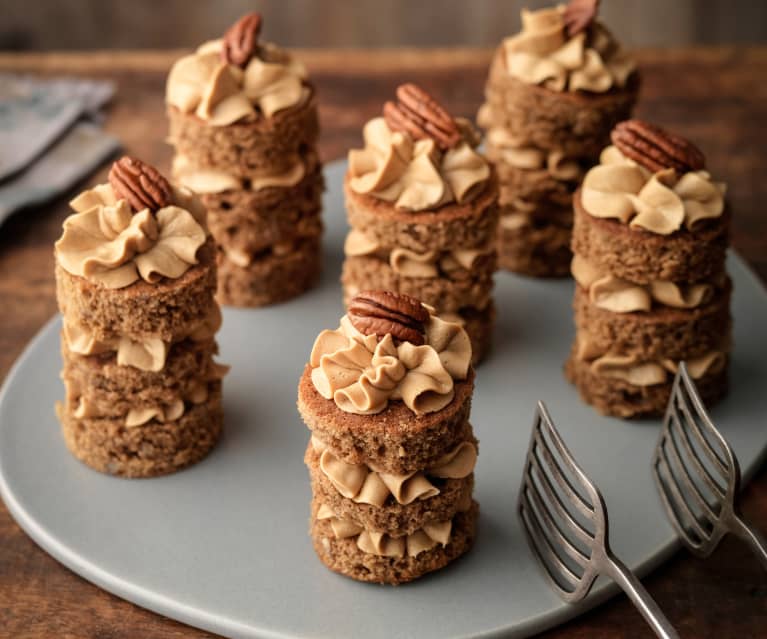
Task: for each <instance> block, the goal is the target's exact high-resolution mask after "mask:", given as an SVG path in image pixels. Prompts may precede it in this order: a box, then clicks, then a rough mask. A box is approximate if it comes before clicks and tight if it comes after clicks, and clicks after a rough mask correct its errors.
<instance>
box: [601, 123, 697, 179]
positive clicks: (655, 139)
mask: <svg viewBox="0 0 767 639" xmlns="http://www.w3.org/2000/svg"><path fill="white" fill-rule="evenodd" d="M610 139H611V140H612V143H613V144H614V145H615V146H616V147H617V148H618V150H619V151H620V152H621V153H622V154H623V155H625V156H626V157H627V158H630V159H631V160H634V162H636V163H637V164H641V165H642V166H643V167H645V168H646V169H649V170H650V171H652V172H653V173H655V172H657V171H662V170H663V169H675V170H677V171H678V172H680V173H686V172H687V171H699V170H701V169H703V168H705V166H706V158H705V156H704V155H703V153H702V152H701V150H700V149H699V148H698V147H697V146H695V145H694V144H693V143H692V142H690V141H689V140H687V139H685V138H683V137H682V136H680V135H675V134H673V133H669V132H668V131H666V130H665V129H661V128H660V127H659V126H655V125H654V124H649V123H648V122H644V121H642V120H625V121H624V122H619V123H618V124H616V125H615V128H613V130H612V132H611V133H610Z"/></svg>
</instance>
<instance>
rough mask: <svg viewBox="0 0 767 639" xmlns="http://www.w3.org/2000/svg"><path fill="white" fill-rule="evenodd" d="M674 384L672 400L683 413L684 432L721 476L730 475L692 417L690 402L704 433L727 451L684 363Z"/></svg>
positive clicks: (723, 462) (726, 465)
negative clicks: (708, 434)
mask: <svg viewBox="0 0 767 639" xmlns="http://www.w3.org/2000/svg"><path fill="white" fill-rule="evenodd" d="M674 382H675V383H674V391H673V393H674V398H675V399H676V400H677V402H678V404H679V408H680V409H681V410H682V412H683V413H684V416H685V421H686V423H687V425H688V426H689V429H685V430H689V431H690V432H691V434H692V435H693V437H694V438H695V441H697V442H698V444H699V445H700V447H701V449H702V450H703V452H704V453H705V454H706V456H707V457H708V458H709V459H710V460H711V463H712V464H714V466H716V467H717V469H718V470H719V472H720V473H721V474H722V475H724V476H725V477H727V476H728V475H729V473H730V469H729V468H728V464H727V462H726V460H723V459H722V458H721V457H720V456H719V453H717V451H716V450H714V448H713V446H712V445H711V443H710V442H709V441H708V439H707V438H706V437H705V435H704V434H703V432H702V431H701V430H700V425H699V423H698V421H697V420H696V419H695V418H694V417H693V415H692V411H691V410H690V402H692V404H693V406H694V407H695V413H696V414H697V415H698V417H700V419H701V421H702V422H703V424H704V426H706V431H707V432H708V433H710V434H712V435H713V436H714V437H715V438H716V440H717V443H718V444H719V445H720V446H721V447H722V449H723V450H725V451H728V450H729V446H728V445H727V442H725V441H724V438H723V437H722V436H721V435H720V434H719V432H718V431H717V430H716V428H714V426H713V424H712V423H711V419H710V418H709V416H708V414H707V413H706V411H705V409H704V408H703V406H702V405H701V403H700V401H699V400H697V399H696V394H697V393H696V391H695V386H694V384H693V381H692V379H691V378H690V374H689V372H688V371H687V366H686V364H685V363H684V362H681V363H680V366H679V375H678V376H677V379H676V380H674ZM688 400H689V401H688ZM675 403H676V402H675Z"/></svg>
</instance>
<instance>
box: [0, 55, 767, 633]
mask: <svg viewBox="0 0 767 639" xmlns="http://www.w3.org/2000/svg"><path fill="white" fill-rule="evenodd" d="M176 55H177V54H176V53H173V52H149V53H146V52H144V53H135V52H112V53H99V52H97V53H93V54H87V55H86V54H72V53H69V54H65V55H58V54H37V55H18V56H17V55H10V54H0V70H23V71H27V72H35V73H43V74H52V73H56V74H63V73H68V74H77V75H89V76H93V77H100V78H110V79H112V80H114V81H115V82H116V84H117V88H118V93H117V97H116V99H115V100H114V103H113V104H112V105H111V107H110V109H109V114H108V119H107V122H106V128H107V129H108V130H109V131H111V132H112V133H114V134H115V135H117V136H119V137H120V138H121V139H122V140H123V142H124V145H125V148H126V150H127V151H129V152H131V153H133V154H135V155H138V156H139V157H142V158H145V159H146V160H148V161H150V162H152V163H155V164H157V165H159V166H160V167H161V168H163V169H167V167H168V164H169V161H170V150H169V148H168V147H167V145H166V144H165V143H164V142H163V139H164V137H165V133H166V122H165V117H164V107H163V99H162V96H163V87H164V82H165V73H166V72H167V69H168V68H169V66H170V64H171V62H172V60H173V59H174V58H175V57H176ZM301 55H302V57H303V58H304V60H305V61H306V62H307V64H308V66H309V68H310V70H311V71H312V74H313V77H314V79H315V81H316V83H317V85H318V88H319V94H320V98H321V109H320V117H321V120H322V125H323V138H322V143H321V151H322V155H323V157H324V159H325V160H330V159H335V158H339V157H342V156H343V155H344V153H345V152H346V150H347V149H348V148H349V147H350V146H354V145H357V144H359V143H360V140H361V134H360V131H361V127H362V124H363V123H364V122H365V121H366V120H367V119H368V118H370V117H371V116H373V115H374V114H376V113H378V112H379V110H380V107H381V104H382V102H383V101H384V99H386V98H388V97H390V95H391V93H392V91H393V89H394V87H395V86H396V85H397V84H398V83H400V82H402V81H403V80H414V81H416V82H419V83H421V84H423V86H424V87H425V88H427V89H428V90H429V91H432V92H434V93H435V94H436V95H437V96H438V97H439V98H440V99H441V100H442V101H443V102H444V103H446V104H448V105H450V107H451V109H452V110H453V111H454V112H455V113H456V114H460V115H466V116H473V115H474V114H475V113H476V109H477V107H478V105H479V102H480V100H481V95H482V86H483V83H484V79H485V73H486V66H487V63H488V61H489V59H490V52H489V51H486V50H467V49H458V50H425V51H417V50H399V51H364V52H363V51H353V50H352V51H312V50H302V51H301ZM639 57H640V62H641V66H642V69H643V72H644V86H643V94H642V101H641V107H640V109H639V114H640V115H641V116H642V117H645V118H648V119H651V120H656V121H658V122H659V123H661V124H663V125H665V126H668V127H669V128H672V129H674V130H677V131H679V132H680V133H682V134H685V135H688V136H690V137H691V138H693V139H694V140H695V141H696V142H697V143H698V144H699V146H700V147H701V148H702V149H703V150H704V151H705V152H706V154H707V156H708V165H709V168H710V169H711V170H712V172H713V173H714V174H715V175H716V176H717V177H718V178H720V179H723V180H725V181H726V182H727V183H728V185H729V195H728V197H729V199H730V201H731V205H732V208H733V210H734V211H735V221H734V228H733V245H734V246H735V248H736V249H737V250H738V251H739V252H740V253H741V254H742V255H743V256H744V257H745V258H746V259H747V260H748V262H749V263H750V264H751V265H752V267H753V268H754V269H755V270H756V271H757V272H758V273H759V275H760V276H761V278H762V280H765V279H767V214H765V211H764V202H767V179H765V176H767V154H765V149H767V127H766V126H765V123H767V84H766V83H764V81H763V80H764V78H765V77H767V48H750V49H736V48H720V49H676V50H665V51H659V50H658V51H654V50H647V51H641V52H640V55H639ZM105 175H106V170H105V169H102V170H101V171H99V172H98V173H97V174H96V175H94V176H92V178H91V179H90V180H88V181H87V182H86V183H95V182H98V181H101V180H103V179H104V177H105ZM86 183H84V184H79V185H77V187H76V188H74V189H73V190H72V192H71V193H69V194H67V195H66V196H64V197H61V198H60V199H59V200H57V201H55V202H52V203H50V204H48V205H46V206H41V207H37V208H33V209H28V210H26V211H23V212H21V213H19V214H17V215H15V216H13V217H12V218H11V219H10V220H9V221H8V222H6V224H5V225H4V226H3V228H2V231H0V327H2V329H0V378H4V377H5V375H6V374H7V372H8V370H9V368H10V366H11V364H12V362H13V361H14V360H15V359H16V357H17V356H18V355H19V354H20V353H21V351H22V349H23V348H24V345H25V344H26V343H27V341H28V340H29V339H30V338H31V337H32V336H33V335H34V334H35V333H36V332H37V331H38V330H39V328H40V327H41V326H42V325H43V323H44V322H45V321H47V320H48V319H49V318H50V317H51V316H52V315H53V314H54V313H55V312H56V303H55V299H54V286H53V277H52V272H53V256H52V244H53V241H54V240H55V239H56V237H57V236H58V235H59V233H60V227H61V222H62V220H63V219H64V217H65V216H66V215H67V206H66V202H67V200H68V199H69V197H71V196H72V195H73V194H74V193H75V192H77V191H79V190H80V189H82V188H83V186H85V184H86ZM339 214H341V212H339V211H328V212H327V215H339ZM744 510H745V513H746V515H747V516H748V517H749V518H750V519H751V520H752V521H754V522H755V523H757V524H758V525H759V526H760V527H761V528H762V530H767V472H765V471H762V472H761V473H760V474H759V475H758V476H757V477H756V478H755V480H754V481H753V482H752V483H751V484H750V485H749V487H748V488H747V489H746V491H745V494H744ZM646 584H647V586H648V589H649V590H650V592H651V593H652V594H653V596H655V597H656V599H657V600H658V602H659V604H660V605H661V607H662V608H663V609H664V611H665V612H666V613H667V614H668V616H669V618H670V619H671V621H672V622H673V623H674V624H675V625H676V627H677V628H678V629H679V631H680V634H681V635H682V636H683V637H756V636H763V635H764V631H765V628H767V575H765V574H764V573H763V572H761V571H760V569H759V568H758V566H757V565H756V564H755V562H753V561H752V560H751V558H750V556H749V554H748V552H747V551H746V549H745V548H744V547H743V546H742V545H740V544H739V543H738V542H737V541H735V540H727V541H726V542H725V543H724V545H723V546H722V548H721V549H719V550H718V551H717V553H716V554H715V556H714V557H713V558H712V559H710V560H709V561H706V562H702V561H699V560H696V559H692V558H690V557H687V556H685V555H684V554H680V555H679V556H678V557H677V558H675V559H674V560H672V561H671V562H669V564H668V565H666V566H665V567H663V568H662V569H660V570H658V571H657V572H656V574H654V575H653V576H651V577H650V578H649V579H647V580H646ZM210 636H211V635H208V634H206V633H203V632H200V631H197V630H194V629H191V628H187V627H185V626H183V625H181V624H178V623H176V622H173V621H170V620H168V619H164V618H162V617H159V616H157V615H155V614H153V613H150V612H147V611H145V610H142V609H140V608H138V607H136V606H133V605H132V604H129V603H127V602H124V601H122V600H120V599H118V598H116V597H113V596H112V595H109V594H107V593H105V592H103V591H101V590H99V589H98V588H96V587H95V586H92V585H90V584H89V583H87V582H85V581H84V580H83V579H81V578H80V577H78V576H76V575H74V574H73V573H71V572H69V571H68V570H67V569H65V568H63V567H62V566H61V565H59V564H58V563H57V562H56V561H55V560H53V559H51V558H50V557H49V556H48V555H46V554H45V553H44V552H43V551H42V550H40V549H39V548H38V547H37V546H35V544H34V543H33V542H32V541H31V540H30V539H29V538H28V537H27V536H26V535H25V534H24V533H23V532H22V531H21V530H20V529H19V528H18V526H17V525H16V524H15V523H14V522H13V521H12V519H11V518H10V516H9V515H8V513H7V511H6V510H5V508H4V507H3V506H2V505H0V637H14V638H21V637H25V638H27V637H28V638H34V639H37V638H43V637H63V638H68V637H78V638H83V637H92V638H100V639H104V638H109V639H129V638H130V639H133V638H135V637H153V638H158V639H166V638H171V637H210ZM545 636H546V637H552V638H553V637H557V638H568V639H573V638H584V639H585V638H587V637H588V638H589V639H601V638H607V637H650V636H651V634H650V632H649V631H648V630H647V629H646V628H645V626H644V624H643V622H642V620H641V618H640V617H639V616H638V614H637V613H636V612H635V611H634V610H633V608H632V607H631V605H630V604H629V603H628V601H627V600H626V599H625V598H623V597H620V598H617V599H615V600H614V601H612V602H610V603H608V604H606V605H604V606H602V607H600V608H599V609H598V610H596V611H594V612H592V613H589V614H587V615H585V616H583V617H581V618H579V619H578V620H576V621H573V622H571V623H569V624H566V625H564V626H562V627H560V628H558V629H556V630H553V631H551V632H549V633H547V634H546V635H545Z"/></svg>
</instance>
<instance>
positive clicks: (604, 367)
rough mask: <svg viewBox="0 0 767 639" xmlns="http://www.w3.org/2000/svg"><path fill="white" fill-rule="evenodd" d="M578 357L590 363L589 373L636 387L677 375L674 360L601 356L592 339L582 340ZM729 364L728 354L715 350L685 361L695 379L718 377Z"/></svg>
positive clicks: (580, 340) (581, 338)
mask: <svg viewBox="0 0 767 639" xmlns="http://www.w3.org/2000/svg"><path fill="white" fill-rule="evenodd" d="M576 356H577V357H578V358H579V359H582V360H585V361H589V362H590V363H589V369H590V370H591V372H592V373H594V374H595V375H599V376H601V377H610V378H613V379H620V380H623V381H624V382H628V383H629V384H633V385H634V386H654V385H655V384H664V383H665V382H667V381H668V378H669V375H675V374H676V372H677V367H678V366H677V362H675V361H674V360H671V359H666V358H663V359H660V360H657V361H647V360H643V359H642V358H641V357H639V356H638V355H621V354H618V353H604V354H601V353H600V351H599V349H597V348H596V346H595V345H594V344H591V343H590V342H589V341H588V339H587V338H586V339H584V338H583V337H580V338H579V341H578V348H577V353H576ZM726 362H727V352H726V350H724V349H722V350H713V351H711V352H709V353H705V354H703V355H701V356H699V357H693V358H690V359H687V360H685V363H686V364H687V370H688V371H689V373H690V375H691V377H692V378H693V379H700V378H701V377H703V376H704V375H706V374H708V373H712V374H713V373H718V372H719V371H721V370H722V369H723V368H724V366H725V364H726Z"/></svg>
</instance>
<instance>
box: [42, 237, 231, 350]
mask: <svg viewBox="0 0 767 639" xmlns="http://www.w3.org/2000/svg"><path fill="white" fill-rule="evenodd" d="M197 259H198V263H197V264H196V265H194V266H192V267H190V268H189V269H188V270H187V271H186V272H185V273H184V274H183V275H182V276H181V277H179V278H177V279H169V278H163V279H162V280H161V281H159V282H157V283H154V284H150V283H149V282H145V281H143V280H138V281H136V282H134V283H133V284H131V285H130V286H126V287H124V288H118V289H109V288H106V287H105V286H103V285H102V284H99V283H95V282H91V281H89V280H87V279H85V278H82V277H79V276H77V275H72V274H71V273H68V272H67V271H65V270H64V269H63V268H61V266H59V265H58V264H57V265H56V297H57V299H58V303H59V309H60V310H61V313H62V315H63V316H64V321H65V322H68V323H70V324H72V325H79V326H81V327H82V328H83V329H85V330H86V331H88V332H89V333H90V334H92V335H93V337H94V338H95V339H97V340H109V339H113V338H115V337H131V338H133V339H140V338H145V337H156V338H160V339H162V340H164V341H175V340H177V339H180V338H183V337H184V336H186V334H187V333H188V331H189V326H190V325H195V324H199V323H200V322H203V321H204V320H205V318H207V317H208V316H209V313H210V309H211V306H212V305H213V304H214V303H215V302H214V299H213V295H214V293H215V291H216V264H215V247H214V244H213V239H212V238H209V239H208V241H207V242H206V243H205V244H204V245H203V246H202V247H200V250H199V251H198V252H197Z"/></svg>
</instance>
